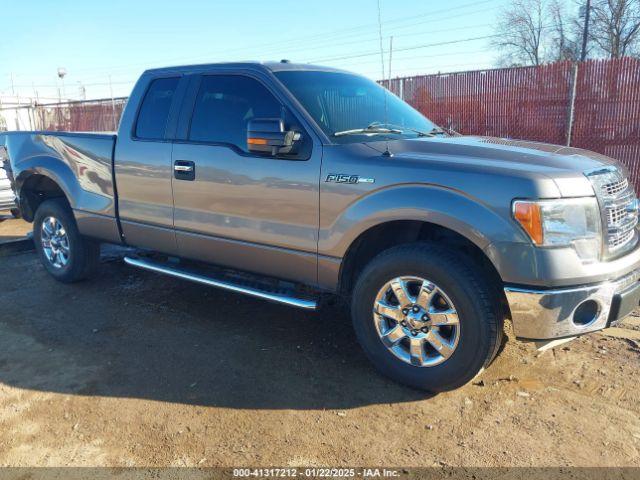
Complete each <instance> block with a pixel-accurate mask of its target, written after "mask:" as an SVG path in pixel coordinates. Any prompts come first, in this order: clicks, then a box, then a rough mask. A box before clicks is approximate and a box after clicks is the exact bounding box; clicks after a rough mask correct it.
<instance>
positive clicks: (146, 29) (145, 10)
mask: <svg viewBox="0 0 640 480" xmlns="http://www.w3.org/2000/svg"><path fill="white" fill-rule="evenodd" d="M508 1H509V0H477V1H473V0H448V1H446V2H441V1H435V0H381V7H382V8H381V11H382V34H383V43H384V46H385V50H388V47H389V37H390V36H393V58H392V67H391V73H392V76H406V75H411V74H420V73H433V72H438V71H442V72H448V71H459V70H471V69H476V68H485V67H491V66H494V63H495V59H496V52H494V51H492V50H491V49H490V47H489V40H488V39H486V38H478V37H486V36H488V35H491V34H493V33H495V32H494V30H493V25H494V24H495V20H496V18H497V16H498V14H499V11H500V9H501V8H503V7H504V5H505V4H507V2H508ZM0 17H1V18H2V40H1V42H2V43H1V46H0V96H2V95H5V96H6V95H11V93H12V91H14V92H16V93H18V94H19V95H21V96H29V97H33V96H34V95H35V92H36V91H37V92H38V95H39V97H41V98H43V97H56V96H57V89H58V87H61V84H60V82H59V80H58V78H57V75H56V72H57V69H58V67H64V68H66V70H67V72H68V73H67V76H66V78H65V92H66V96H67V97H69V98H79V96H80V85H81V84H82V85H84V86H85V89H86V95H87V97H88V98H99V97H106V96H109V76H110V77H111V82H112V89H113V92H114V95H116V96H118V95H128V93H129V91H130V90H131V87H132V86H133V83H134V82H135V80H136V78H137V76H138V75H139V74H140V73H141V72H142V71H143V70H144V69H145V68H150V67H158V66H165V65H179V64H190V63H207V62H216V61H228V60H260V61H264V60H280V59H281V58H288V59H291V60H292V61H295V62H302V63H306V62H310V63H319V64H324V65H331V66H335V67H341V68H345V69H348V70H352V71H355V72H358V73H361V74H364V75H367V76H369V77H371V78H374V79H378V78H380V77H381V75H382V74H381V68H382V67H381V62H380V54H379V48H380V47H379V45H380V44H379V39H378V10H377V1H376V0H352V1H346V0H306V1H301V0H297V1H295V0H278V1H276V0H261V1H258V0H247V1H240V0H237V1H235V2H228V1H224V2H223V1H213V0H210V1H204V0H173V1H170V2H169V1H164V0H155V1H152V0H129V1H126V0H101V1H100V0H84V1H82V2H80V1H77V0H76V1H71V0H56V1H51V0H22V1H14V0H4V1H3V2H2V6H1V7H0ZM474 38H478V39H477V40H469V39H474ZM448 42H459V43H448ZM438 43H440V44H441V45H434V44H438ZM443 43H445V44H443ZM376 52H377V53H376ZM345 57H347V58H345ZM387 68H388V53H387V52H386V53H385V72H386V74H387V75H388V71H387ZM12 79H13V90H12V87H11V84H12Z"/></svg>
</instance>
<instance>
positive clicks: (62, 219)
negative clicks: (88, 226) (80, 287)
mask: <svg viewBox="0 0 640 480" xmlns="http://www.w3.org/2000/svg"><path fill="white" fill-rule="evenodd" d="M33 241H34V244H35V247H36V251H37V252H38V256H39V257H40V261H41V262H42V265H43V266H44V268H45V269H46V270H47V271H48V272H49V273H50V274H51V275H52V276H53V277H54V278H55V279H56V280H58V281H60V282H63V283H72V282H77V281H80V280H84V279H86V278H88V277H89V276H90V275H91V274H92V273H93V272H94V271H95V270H96V268H97V266H98V264H99V261H100V244H99V243H97V242H95V241H93V240H90V239H88V238H86V237H83V236H82V235H80V232H79V231H78V226H77V224H76V221H75V218H74V217H73V212H72V211H71V208H70V207H69V206H68V204H67V202H66V201H64V199H58V198H56V199H51V200H46V201H44V202H42V203H41V204H40V206H39V207H38V210H37V211H36V214H35V218H34V220H33Z"/></svg>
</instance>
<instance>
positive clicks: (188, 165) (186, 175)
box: [173, 160, 196, 181]
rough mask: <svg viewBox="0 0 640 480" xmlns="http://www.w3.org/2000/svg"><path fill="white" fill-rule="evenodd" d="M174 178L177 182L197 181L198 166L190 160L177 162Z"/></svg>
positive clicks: (174, 164)
mask: <svg viewBox="0 0 640 480" xmlns="http://www.w3.org/2000/svg"><path fill="white" fill-rule="evenodd" d="M173 176H174V178H175V179H176V180H187V181H193V180H195V179H196V164H195V163H194V162H192V161H190V160H176V161H175V162H174V163H173Z"/></svg>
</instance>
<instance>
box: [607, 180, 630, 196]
mask: <svg viewBox="0 0 640 480" xmlns="http://www.w3.org/2000/svg"><path fill="white" fill-rule="evenodd" d="M627 188H629V181H628V180H627V179H626V178H625V179H623V180H622V181H617V182H613V183H608V184H606V185H603V186H602V191H603V192H604V194H605V195H606V196H607V197H613V196H616V195H618V194H619V193H621V192H624V191H625V190H626V189H627Z"/></svg>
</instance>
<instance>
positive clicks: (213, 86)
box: [0, 61, 640, 391]
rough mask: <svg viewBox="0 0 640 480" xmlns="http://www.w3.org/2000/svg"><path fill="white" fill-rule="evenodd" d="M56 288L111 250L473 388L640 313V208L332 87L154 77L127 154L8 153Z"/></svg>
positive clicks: (373, 98) (575, 171) (528, 148)
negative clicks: (533, 351) (104, 245)
mask: <svg viewBox="0 0 640 480" xmlns="http://www.w3.org/2000/svg"><path fill="white" fill-rule="evenodd" d="M0 161H3V163H4V166H5V169H6V170H7V171H8V175H9V178H10V179H11V181H12V183H13V187H14V190H15V193H16V196H17V199H18V202H19V207H20V209H21V213H22V216H23V217H24V218H25V219H26V220H27V221H32V222H33V224H34V241H35V244H36V248H37V251H38V253H39V255H40V258H41V259H42V263H43V264H44V267H45V268H46V269H47V270H48V271H49V272H50V273H51V275H53V276H54V277H55V278H56V279H58V280H60V281H63V282H73V281H77V280H81V279H84V278H86V277H88V276H89V275H90V273H91V272H92V271H93V270H94V269H95V267H96V266H97V265H98V263H99V245H100V243H101V242H108V243H116V244H125V245H129V246H133V247H137V250H136V251H139V252H140V253H139V254H136V255H132V256H128V257H126V258H125V261H126V262H127V263H128V264H130V265H133V266H136V267H140V268H143V269H147V270H151V271H154V272H158V273H162V274H167V275H172V276H175V277H178V278H182V279H186V280H191V281H195V282H200V283H204V284H207V285H211V286H214V287H219V288H224V289H228V290H231V291H234V292H240V293H244V294H248V295H253V296H256V297H260V298H263V299H266V300H268V301H273V302H280V303H284V304H287V305H291V306H294V307H300V308H304V309H315V308H317V306H318V305H319V304H320V299H322V298H323V296H324V295H327V294H329V295H331V294H334V295H335V294H337V295H339V296H341V297H343V298H346V299H347V300H348V301H349V302H350V305H351V314H352V319H353V326H354V328H355V332H356V335H357V338H358V340H359V342H360V344H361V345H362V348H363V350H364V352H365V353H366V355H367V356H368V358H369V359H370V360H371V361H372V362H373V364H374V365H375V366H376V367H377V368H378V369H379V370H380V371H381V372H382V373H383V374H385V375H388V376H389V377H391V378H393V379H395V380H397V381H399V382H402V383H404V384H408V385H411V386H413V387H417V388H421V389H425V390H428V391H442V390H447V389H452V388H456V387H459V386H461V385H463V384H465V383H466V382H468V381H470V380H471V379H472V378H473V377H474V376H475V375H476V374H477V373H478V372H479V371H480V370H481V369H482V368H483V367H485V366H486V365H488V364H489V363H490V362H491V360H492V359H493V358H494V356H495V355H496V353H497V352H498V350H499V347H500V345H501V343H502V338H503V328H504V326H503V322H504V320H505V319H510V320H511V321H512V325H513V329H514V332H515V336H516V337H517V338H519V339H523V340H536V341H545V342H549V341H553V340H557V339H565V338H570V337H574V336H577V335H581V334H584V333H587V332H594V331H597V330H601V329H603V328H605V327H607V326H608V325H610V324H611V323H612V322H616V321H617V320H619V319H621V318H623V317H624V316H626V315H628V314H629V313H630V312H631V311H632V310H633V309H634V308H636V307H637V306H638V303H639V301H640V281H639V279H640V246H639V245H638V227H637V225H638V201H637V199H636V195H635V192H634V189H633V187H632V185H631V184H630V183H629V181H628V179H627V174H626V172H625V169H624V167H623V166H621V165H620V164H619V163H617V162H616V161H615V160H613V159H611V158H607V157H605V156H602V155H598V154H595V153H591V152H587V151H584V150H578V149H574V148H566V147H560V146H553V145H547V144H541V143H533V142H526V141H515V140H507V139H500V138H490V137H472V136H461V135H456V134H453V133H449V132H445V131H443V130H442V129H441V128H439V127H438V126H436V125H434V124H433V123H432V122H431V121H429V120H428V119H427V118H425V117H424V116H422V115H421V114H420V113H418V112H417V111H416V110H414V109H413V108H411V107H410V106H409V105H408V104H406V103H404V102H403V101H402V100H400V99H399V98H397V97H396V96H394V95H393V94H391V93H390V92H387V91H386V90H385V89H383V88H382V87H381V86H379V85H378V84H376V83H375V82H373V81H370V80H368V79H366V78H363V77H361V76H358V75H355V74H351V73H348V72H344V71H340V70H335V69H331V68H324V67H316V66H311V65H296V64H292V63H289V62H286V61H283V62H278V63H267V64H261V63H228V64H214V65H199V66H187V67H175V68H163V69H156V70H149V71H147V72H145V73H144V74H143V75H142V77H141V78H140V80H139V81H138V83H137V84H136V86H135V88H134V90H133V92H132V95H131V97H130V99H129V102H128V104H127V107H126V109H125V111H124V114H123V116H122V119H121V123H120V129H119V132H118V135H117V136H116V135H115V134H108V135H103V134H82V133H78V134H76V133H54V132H14V133H8V134H0Z"/></svg>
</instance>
